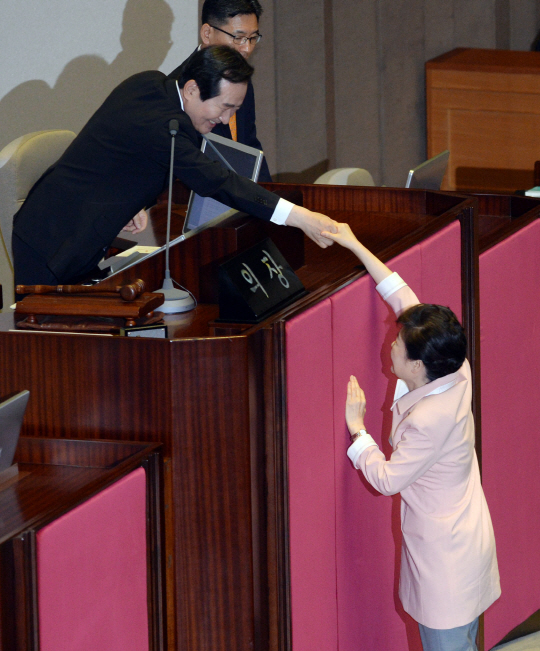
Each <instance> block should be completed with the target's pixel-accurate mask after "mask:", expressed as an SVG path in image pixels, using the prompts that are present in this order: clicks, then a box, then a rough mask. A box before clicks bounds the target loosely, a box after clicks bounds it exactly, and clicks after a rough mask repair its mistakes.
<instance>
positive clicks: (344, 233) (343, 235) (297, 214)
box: [285, 206, 358, 249]
mask: <svg viewBox="0 0 540 651" xmlns="http://www.w3.org/2000/svg"><path fill="white" fill-rule="evenodd" d="M285 224H286V225H287V226H296V228H299V229H300V230H302V231H303V232H304V233H305V234H306V235H307V236H308V237H309V238H310V239H312V240H313V241H314V242H315V243H316V244H318V245H319V246H320V247H321V248H322V249H326V247H328V246H331V245H332V244H333V243H334V242H337V243H338V244H341V246H344V247H345V248H347V249H353V248H354V245H355V243H356V244H358V240H357V239H356V237H355V236H354V234H353V232H352V231H351V229H350V226H349V225H348V224H339V223H338V222H336V221H334V220H333V219H330V217H327V216H326V215H323V214H321V213H318V212H312V211H311V210H308V209H307V208H301V207H300V206H294V208H293V209H292V210H291V212H290V213H289V216H288V217H287V220H286V222H285Z"/></svg>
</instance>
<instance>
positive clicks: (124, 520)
mask: <svg viewBox="0 0 540 651" xmlns="http://www.w3.org/2000/svg"><path fill="white" fill-rule="evenodd" d="M36 539H37V580H38V612H39V643H40V651H73V650H74V649H77V651H96V650H97V649H99V651H126V649H129V651H148V648H149V637H148V611H147V581H146V474H145V471H144V470H143V469H142V468H139V469H137V470H135V471H134V472H132V473H130V474H129V475H127V476H126V477H124V478H122V479H120V480H119V481H117V482H116V483H115V484H113V485H112V486H110V487H109V488H107V489H105V490H104V491H102V492H101V493H99V494H98V495H96V496H94V497H93V498H91V499H90V500H88V501H87V502H84V503H83V504H81V505H80V506H78V507H76V508H75V509H73V510H72V511H69V512H68V513H66V514H65V515H64V516H62V517H60V518H59V519H58V520H55V521H54V522H53V523H51V524H50V525H48V526H46V527H44V528H43V529H41V530H40V531H39V532H38V533H37V534H36Z"/></svg>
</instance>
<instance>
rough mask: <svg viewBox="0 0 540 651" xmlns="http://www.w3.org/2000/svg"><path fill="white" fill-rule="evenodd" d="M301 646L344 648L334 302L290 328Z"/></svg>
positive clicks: (293, 524) (294, 584)
mask: <svg viewBox="0 0 540 651" xmlns="http://www.w3.org/2000/svg"><path fill="white" fill-rule="evenodd" d="M287 377H288V387H287V401H288V405H289V410H288V432H289V437H288V444H289V517H290V548H291V608H292V612H293V627H292V647H293V649H306V650H307V649H310V650H313V649H324V650H325V651H337V648H338V646H337V603H336V541H335V518H336V510H335V495H334V493H335V487H334V435H333V419H334V415H333V408H332V401H331V399H329V397H330V396H331V395H332V315H331V304H330V300H329V299H327V300H325V301H323V302H321V303H319V304H318V305H317V306H316V307H314V308H312V309H311V310H309V311H307V312H305V313H304V314H302V315H300V316H299V317H297V318H295V319H293V320H292V321H290V322H289V323H288V324H287Z"/></svg>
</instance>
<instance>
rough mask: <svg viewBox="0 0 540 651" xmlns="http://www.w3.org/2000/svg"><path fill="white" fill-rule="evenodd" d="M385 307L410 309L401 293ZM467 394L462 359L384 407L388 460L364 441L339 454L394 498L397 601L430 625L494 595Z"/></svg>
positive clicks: (411, 301) (447, 624)
mask: <svg viewBox="0 0 540 651" xmlns="http://www.w3.org/2000/svg"><path fill="white" fill-rule="evenodd" d="M387 301H388V303H389V304H390V306H391V307H392V308H393V310H394V312H395V313H396V315H399V314H400V313H401V312H402V311H403V310H404V309H406V308H408V307H410V306H412V305H416V304H418V302H419V301H418V299H417V298H416V296H415V295H414V293H413V292H412V290H411V289H410V288H409V287H407V286H405V287H402V288H400V289H397V290H396V291H395V292H394V293H392V294H391V295H390V296H388V297H387ZM398 382H399V383H400V384H401V385H403V386H404V387H405V390H406V386H405V385H404V383H402V381H401V380H400V381H398ZM399 389H400V387H399V386H398V388H397V390H396V394H398V390H399ZM471 391H472V386H471V369H470V366H469V362H468V361H467V360H465V363H464V364H463V366H462V367H461V368H460V369H459V371H457V372H456V373H451V374H450V375H446V376H445V377H442V378H439V379H437V380H434V381H433V382H429V383H428V384H426V385H424V386H423V387H420V388H419V389H415V390H414V391H411V392H408V393H405V395H402V396H401V397H399V398H398V399H397V400H396V401H395V402H394V405H393V406H392V412H393V423H392V436H391V442H392V447H393V452H392V455H391V457H390V459H389V460H388V461H387V460H386V458H385V457H384V454H383V453H382V452H381V451H380V449H379V447H378V446H377V445H376V443H375V441H373V440H372V439H371V437H369V438H370V439H371V441H373V442H371V441H364V442H363V443H361V444H360V441H361V440H362V439H365V438H366V437H360V438H359V439H357V441H356V442H355V444H353V445H352V446H351V447H350V448H349V452H348V454H349V457H350V458H351V460H352V461H353V464H354V466H355V468H358V469H360V470H361V471H362V472H363V473H364V476H365V477H366V479H367V480H368V482H369V483H370V484H371V485H372V486H373V487H374V488H376V489H377V490H378V491H380V492H381V493H383V494H384V495H393V494H395V493H401V529H402V532H403V539H402V550H401V572H400V584H399V596H400V599H401V602H402V604H403V608H404V609H405V611H406V612H408V613H409V614H410V615H411V616H412V617H413V618H414V619H415V620H416V621H417V622H419V623H421V624H423V625H425V626H428V627H430V628H438V629H448V628H454V627H456V626H463V625H465V624H468V623H469V622H471V621H473V620H474V619H475V618H476V617H478V615H480V614H481V613H483V612H484V611H485V610H486V608H488V606H490V605H491V604H492V603H493V602H494V601H495V600H496V599H498V597H499V596H500V594H501V589H500V583H499V571H498V567H497V557H496V552H495V538H494V535H493V526H492V524H491V518H490V515H489V511H488V507H487V503H486V499H485V497H484V491H483V490H482V485H481V483H480V472H479V468H478V459H477V457H476V451H475V449H474V420H473V415H472V411H471V397H472V396H471ZM430 394H431V395H430ZM355 446H357V447H356V450H355V449H354V447H355Z"/></svg>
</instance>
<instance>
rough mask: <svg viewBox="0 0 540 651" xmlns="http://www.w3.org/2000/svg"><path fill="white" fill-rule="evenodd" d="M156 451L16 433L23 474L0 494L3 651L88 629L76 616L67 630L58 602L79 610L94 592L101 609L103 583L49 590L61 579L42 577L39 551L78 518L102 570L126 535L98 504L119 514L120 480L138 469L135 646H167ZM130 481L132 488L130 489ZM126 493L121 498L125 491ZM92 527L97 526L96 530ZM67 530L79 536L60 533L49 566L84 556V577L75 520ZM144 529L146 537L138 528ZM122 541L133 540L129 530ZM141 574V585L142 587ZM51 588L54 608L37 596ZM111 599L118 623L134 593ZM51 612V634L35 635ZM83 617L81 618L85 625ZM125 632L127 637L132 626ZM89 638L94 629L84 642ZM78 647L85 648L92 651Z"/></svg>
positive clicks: (157, 650) (44, 557) (24, 649)
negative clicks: (144, 621) (141, 551)
mask: <svg viewBox="0 0 540 651" xmlns="http://www.w3.org/2000/svg"><path fill="white" fill-rule="evenodd" d="M31 400H32V398H31ZM159 450H160V446H159V445H147V444H142V443H123V442H117V441H107V442H106V441H78V440H67V439H63V440H56V439H50V438H46V439H40V438H27V437H21V439H20V441H19V445H18V448H17V455H16V458H15V460H16V461H17V462H18V465H19V471H20V476H19V478H18V480H17V481H15V482H13V483H10V485H9V487H7V488H4V489H2V490H0V513H1V514H2V516H1V518H0V648H1V649H2V651H28V650H29V649H37V648H40V649H42V651H44V650H46V649H50V648H51V645H50V642H48V640H50V637H51V635H52V636H53V637H56V638H62V639H64V640H66V639H71V636H73V635H77V634H78V633H77V630H78V631H79V634H80V633H81V632H82V631H84V629H85V626H88V624H85V623H84V622H83V621H81V620H78V621H77V622H76V625H75V626H73V630H72V629H71V627H70V630H63V629H62V626H63V624H64V623H65V620H63V619H62V618H63V616H64V615H65V608H64V605H65V603H66V600H68V601H70V600H71V601H72V602H74V603H75V608H77V607H78V606H77V603H78V602H80V601H82V602H83V603H84V600H85V599H86V598H87V595H88V594H93V595H94V597H95V599H97V600H98V603H99V600H100V599H101V600H103V599H104V598H105V600H107V599H108V598H109V596H108V595H103V594H101V592H102V588H103V585H102V583H100V582H99V579H95V584H93V579H92V577H90V579H89V581H88V582H87V583H86V584H85V588H84V591H74V592H73V594H71V595H70V596H68V597H67V596H66V595H65V594H57V593H56V590H55V588H56V585H57V584H56V583H55V584H54V586H49V583H51V582H55V581H57V576H58V575H57V573H56V572H53V573H52V574H49V575H47V576H45V575H43V576H42V574H41V573H42V572H43V571H44V570H46V569H47V567H49V565H48V559H50V555H49V554H48V552H45V551H43V546H44V545H49V549H50V536H51V527H55V528H56V529H55V532H56V533H53V534H52V535H53V536H56V537H58V536H59V534H58V531H59V527H60V532H62V531H63V530H62V527H65V521H66V518H67V519H68V520H69V518H73V517H75V518H76V519H77V523H79V522H82V523H83V524H84V525H85V527H86V528H87V529H88V530H86V529H85V531H86V533H87V534H88V535H90V537H91V538H92V539H93V540H94V545H95V546H96V549H95V551H96V552H97V555H98V556H97V561H96V563H97V567H98V568H99V567H100V563H101V560H100V559H101V558H107V557H108V556H109V555H110V550H111V545H112V547H113V548H114V545H115V544H116V543H115V542H114V541H115V540H116V539H118V538H119V537H122V536H123V535H124V533H123V532H122V531H120V530H119V529H118V527H122V525H121V524H118V523H117V522H115V521H112V520H111V519H108V518H107V515H108V513H109V511H107V510H106V509H105V506H104V504H105V505H108V506H109V507H110V506H111V503H112V504H113V510H114V511H115V512H116V511H118V512H121V511H122V508H123V507H122V504H120V503H119V501H118V500H119V499H120V498H119V497H118V498H116V497H115V495H116V492H117V491H118V486H119V485H120V484H119V482H120V483H122V481H124V480H126V479H127V480H128V481H129V482H132V477H133V473H134V472H137V471H138V472H139V473H140V469H141V468H143V469H144V471H145V473H144V474H143V475H140V474H139V479H138V480H137V481H138V482H139V486H140V484H141V482H142V486H143V490H144V483H146V521H147V524H146V539H147V542H146V549H147V560H146V561H145V559H144V557H143V558H142V559H140V561H139V560H138V561H137V562H136V563H135V564H134V565H136V567H135V566H132V570H133V579H135V573H136V572H137V573H142V579H143V582H142V588H141V581H140V580H139V581H138V582H136V581H135V580H133V594H134V595H135V597H134V598H135V599H137V600H138V601H137V603H138V604H139V607H140V606H141V605H142V607H143V608H144V607H145V606H146V603H148V606H147V608H148V624H149V630H148V631H146V632H145V631H144V625H143V627H142V628H141V630H140V631H139V632H138V633H137V637H136V641H137V648H147V649H151V650H152V651H161V650H162V649H163V648H164V637H163V636H164V591H163V569H164V568H163V563H162V541H161V536H162V527H161V521H162V517H163V516H162V513H161V506H160V503H161V487H160V470H159V467H160V458H159ZM141 477H142V478H141ZM144 477H146V480H144ZM132 485H133V484H132V483H130V486H132ZM106 491H108V495H107V497H106V498H105V502H104V500H103V499H102V497H103V496H104V495H105V492H106ZM122 495H123V496H124V498H125V497H126V492H125V489H124V492H122ZM143 495H144V493H143ZM96 499H98V500H100V501H99V507H98V508H99V509H101V510H102V513H103V514H104V515H103V517H100V516H99V515H98V517H96V515H95V512H93V517H91V524H90V525H89V524H88V519H87V518H88V515H87V512H88V510H89V509H90V510H91V511H92V509H94V511H95V508H96V507H95V506H89V505H91V504H92V501H93V500H96ZM137 499H138V498H137ZM94 504H95V502H94ZM141 508H142V526H143V527H144V525H145V504H144V499H143V501H142V505H140V508H139V511H140V510H141ZM127 519H128V520H130V519H131V513H130V514H128V516H127ZM94 525H95V527H96V528H95V529H93V528H92V527H93V526H94ZM69 526H70V527H71V528H70V531H71V532H74V533H75V534H76V535H75V536H73V537H72V536H68V537H64V538H62V535H63V534H62V533H60V540H61V550H62V551H61V554H60V555H59V556H56V558H57V560H55V557H53V566H56V564H59V566H61V565H62V564H63V563H64V562H66V563H67V562H68V561H67V558H68V557H69V556H70V554H73V555H74V556H75V557H80V558H81V562H80V563H79V564H77V565H75V566H74V567H73V568H72V570H73V572H74V573H75V574H76V573H78V572H79V571H82V572H84V571H85V568H84V567H83V568H82V569H81V566H83V565H85V562H86V561H85V556H84V554H83V552H82V551H81V550H80V549H79V547H78V546H80V540H77V535H79V534H78V533H77V529H75V530H74V529H73V519H72V520H71V525H69ZM129 526H131V525H129ZM88 527H89V528H88ZM98 529H99V530H100V531H101V532H102V533H104V537H103V538H101V537H99V536H97V535H96V534H94V531H97V530H98ZM142 531H143V536H144V528H143V530H142ZM44 535H45V537H44ZM47 536H49V538H47ZM126 536H127V538H128V539H132V538H131V530H130V532H129V533H127V534H126ZM38 558H39V563H38ZM102 567H104V566H102ZM111 569H112V572H111V574H112V576H111V580H112V581H114V579H115V576H116V575H115V572H118V571H121V570H120V568H118V565H114V564H112V565H108V566H107V567H106V568H105V567H104V569H103V571H106V572H107V575H106V576H109V573H108V572H109V570H111ZM123 569H125V568H122V570H123ZM146 576H147V589H146V590H145V589H144V587H145V583H146V581H144V579H146ZM38 578H41V581H38ZM128 578H129V577H128ZM139 578H140V577H139ZM68 583H69V578H68ZM139 589H142V594H136V593H137V590H139ZM51 590H53V593H54V599H53V602H52V603H51V600H50V599H45V598H44V597H42V595H43V594H49V593H50V592H51ZM128 590H129V588H128ZM83 592H84V594H82V593H83ZM128 594H129V592H128ZM66 597H67V599H66ZM110 599H112V601H110V603H109V605H111V606H112V608H113V609H114V612H115V613H116V615H115V616H117V617H120V618H121V616H122V612H123V610H124V609H125V608H131V604H126V601H129V600H130V597H128V598H127V599H125V600H122V602H121V603H120V602H115V601H114V597H111V598H110ZM68 609H69V607H68ZM83 609H84V606H83ZM47 612H48V613H51V612H52V613H53V617H55V618H58V629H57V630H56V631H55V630H54V626H55V623H54V621H53V624H52V627H53V628H52V630H51V627H50V625H49V627H48V630H44V629H43V628H42V629H41V630H40V626H39V624H40V622H41V623H43V621H44V618H46V613H47ZM130 612H131V610H130ZM143 614H144V612H143ZM85 616H86V614H85ZM84 618H85V617H84V616H83V617H82V618H81V619H84ZM87 619H90V620H92V621H93V622H94V623H96V625H97V624H99V623H101V624H102V625H105V624H109V625H110V624H111V623H112V622H111V621H110V619H109V618H108V616H107V615H105V617H104V618H103V617H100V615H99V614H92V613H88V616H87ZM116 621H119V620H116ZM71 623H73V622H71ZM49 624H50V619H49ZM131 625H133V623H132V624H131ZM115 628H116V629H117V630H116V631H115V634H116V637H115V636H114V634H112V632H111V638H112V639H114V640H115V642H114V643H113V642H111V644H118V641H119V637H118V636H119V635H120V636H122V626H121V625H120V626H118V627H115ZM123 630H124V632H127V631H128V630H129V629H123ZM91 636H92V633H91V632H90V633H89V635H88V636H87V640H88V637H91ZM145 636H146V638H147V639H146V640H145V639H144V638H145ZM132 641H133V640H132ZM81 642H82V640H81ZM85 644H86V643H85ZM78 648H79V649H80V648H81V647H80V646H79V647H78ZM84 648H88V645H86V646H85V647H84ZM115 648H116V647H115Z"/></svg>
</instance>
